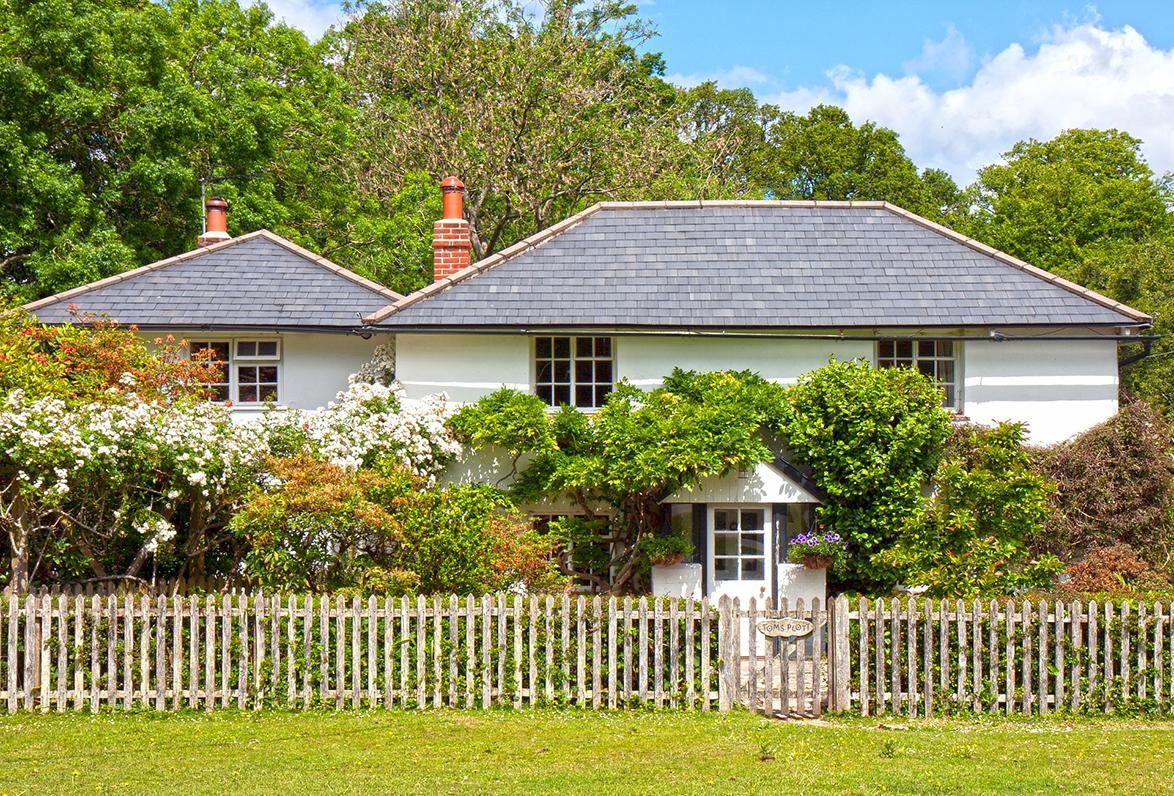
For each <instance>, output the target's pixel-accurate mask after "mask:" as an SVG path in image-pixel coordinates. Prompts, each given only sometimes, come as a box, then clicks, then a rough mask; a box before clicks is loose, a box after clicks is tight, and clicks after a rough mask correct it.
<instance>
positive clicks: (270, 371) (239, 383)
mask: <svg viewBox="0 0 1174 796" xmlns="http://www.w3.org/2000/svg"><path fill="white" fill-rule="evenodd" d="M189 350H190V351H191V355H192V356H193V357H196V356H200V357H207V358H209V360H210V361H212V362H215V363H217V364H218V365H219V366H220V368H219V369H220V381H216V382H211V383H208V384H207V385H205V386H206V387H207V388H208V400H210V401H218V402H228V401H231V402H233V403H236V404H244V405H249V404H260V403H265V402H268V401H273V402H277V401H278V400H279V399H280V395H279V393H280V384H281V378H280V375H281V374H280V368H281V346H280V344H279V343H278V341H277V340H193V341H192V342H191V343H189Z"/></svg>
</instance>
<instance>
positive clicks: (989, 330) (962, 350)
mask: <svg viewBox="0 0 1174 796" xmlns="http://www.w3.org/2000/svg"><path fill="white" fill-rule="evenodd" d="M446 182H447V184H446V186H445V189H446V207H445V211H446V212H445V216H446V218H445V219H444V220H442V221H441V222H438V224H437V233H436V236H435V240H434V247H435V251H436V252H437V260H436V262H437V267H436V274H435V276H436V281H435V282H434V284H432V285H429V286H428V287H426V288H424V289H423V290H420V291H417V292H415V293H413V294H411V295H409V296H406V297H404V298H402V299H399V300H398V301H396V302H394V303H393V304H391V305H390V306H388V307H386V308H385V309H382V310H380V311H379V312H377V313H375V314H374V315H372V316H371V317H370V318H369V319H368V320H369V322H370V324H371V326H372V328H376V329H379V330H385V331H391V332H394V333H395V336H396V353H397V376H398V378H399V379H400V381H401V382H402V383H403V385H404V386H405V388H406V389H407V392H408V395H409V397H421V396H424V395H426V394H429V393H435V392H439V391H444V392H446V393H448V394H449V395H450V396H451V397H453V398H455V399H457V400H459V401H472V400H476V399H477V398H479V397H481V396H483V395H486V394H487V393H489V392H491V391H493V390H495V389H497V388H499V387H501V386H502V385H506V386H509V387H513V388H515V389H518V390H523V391H528V392H532V393H535V394H536V395H538V396H539V397H541V398H542V399H543V400H544V401H546V402H547V403H549V404H550V405H551V406H552V407H554V406H556V405H559V404H570V405H571V406H574V407H577V408H580V409H582V410H583V411H587V412H590V411H592V410H593V409H595V408H597V407H599V406H600V405H601V404H602V402H603V400H604V399H605V397H606V396H607V394H608V393H609V392H610V391H611V389H612V387H613V385H614V384H615V383H616V382H618V381H619V380H621V379H626V380H627V381H629V382H631V383H633V384H635V385H637V386H641V387H653V386H655V385H657V384H659V383H660V382H661V380H662V379H663V378H664V376H665V375H667V374H668V373H669V372H671V371H672V369H673V368H674V367H680V368H686V369H693V370H700V371H707V370H719V369H722V370H724V369H732V370H743V369H745V370H752V371H755V372H757V373H759V374H761V375H762V376H764V377H765V378H767V379H770V380H772V381H775V382H778V383H781V384H792V383H794V382H795V381H796V380H797V379H798V378H799V377H800V376H802V375H803V374H804V373H806V372H808V371H810V370H812V369H815V368H818V367H820V366H821V365H824V364H826V363H827V362H828V360H829V358H830V357H836V358H838V359H856V358H858V359H863V360H865V361H867V362H871V363H873V364H874V365H875V366H876V367H912V368H916V369H917V370H919V371H921V372H922V373H924V374H926V375H927V376H929V377H930V378H932V379H934V381H935V382H936V383H937V384H938V385H939V386H940V387H941V390H942V400H943V403H944V404H945V406H947V407H948V408H950V409H951V410H953V411H954V412H955V413H956V415H957V416H958V417H959V418H960V419H968V420H970V421H974V422H979V423H994V422H997V421H1001V420H1015V421H1022V422H1024V423H1026V424H1027V427H1028V430H1029V433H1030V437H1031V440H1032V441H1033V442H1036V443H1041V444H1047V443H1054V442H1058V441H1060V440H1064V439H1067V438H1069V437H1071V436H1073V435H1074V434H1077V433H1079V432H1081V431H1084V430H1085V429H1088V428H1089V427H1091V426H1093V425H1095V424H1097V423H1100V422H1101V421H1103V420H1105V419H1107V418H1109V417H1111V416H1112V415H1113V414H1114V413H1115V412H1116V411H1117V389H1118V367H1119V362H1118V348H1119V346H1120V345H1121V344H1123V343H1129V342H1138V341H1139V340H1141V339H1142V336H1141V334H1140V333H1141V331H1142V330H1143V329H1145V328H1146V327H1147V326H1148V325H1149V323H1150V320H1151V319H1150V318H1149V317H1148V316H1146V315H1145V314H1143V313H1140V312H1138V311H1137V310H1134V309H1131V308H1130V307H1127V306H1125V305H1123V304H1120V303H1119V302H1116V301H1113V300H1112V299H1109V298H1106V297H1105V296H1102V295H1099V294H1097V293H1094V292H1092V291H1090V290H1087V289H1085V288H1082V287H1080V286H1079V285H1075V284H1073V283H1071V282H1068V281H1065V280H1063V279H1060V278H1059V277H1056V276H1054V275H1052V274H1049V273H1047V272H1045V271H1042V270H1040V269H1038V268H1035V267H1033V266H1031V265H1029V264H1027V263H1024V262H1021V261H1019V260H1017V259H1015V258H1013V257H1010V256H1008V255H1006V254H1003V253H1001V252H998V251H996V250H994V249H991V248H990V247H988V246H984V245H983V244H981V243H978V242H977V241H974V240H971V239H968V238H966V237H964V236H961V235H959V234H957V233H956V232H954V231H952V230H950V229H947V228H945V227H942V226H940V225H938V224H935V223H933V222H930V221H928V220H926V219H924V218H921V217H919V216H916V215H914V214H912V213H909V212H907V211H905V210H902V209H900V208H898V207H894V206H892V205H890V204H887V203H885V202H783V201H734V202H721V201H717V202H708V201H703V202H637V203H623V202H620V203H612V202H605V203H602V204H598V205H595V206H593V207H591V208H589V209H587V210H585V211H583V212H582V213H579V214H578V215H576V216H573V217H571V218H569V219H567V220H566V221H564V222H562V223H560V224H558V225H556V226H554V227H552V228H550V229H547V230H545V231H543V232H541V233H539V234H537V235H534V236H532V237H530V238H528V239H526V240H524V241H522V242H520V243H518V244H516V245H514V246H512V247H510V248H508V249H506V250H504V251H502V252H500V253H498V254H495V255H493V256H491V257H488V258H486V259H484V260H482V261H481V262H478V263H476V264H468V259H467V258H468V251H469V246H468V227H467V225H466V224H465V222H464V221H463V220H461V212H460V203H459V199H460V196H461V193H460V191H461V187H460V184H459V183H458V182H456V181H451V180H450V181H446ZM462 257H464V258H465V259H463V260H462ZM485 465H486V463H485V462H481V463H479V467H481V468H483V469H484V468H485ZM488 469H489V470H493V468H492V467H489V468H488ZM464 475H467V473H466V474H464ZM482 477H484V473H483V474H482ZM819 499H820V493H819V490H818V487H816V486H815V485H814V484H813V483H811V481H810V480H809V479H807V478H806V477H804V475H803V473H802V472H801V470H800V469H799V468H796V467H795V466H793V465H792V464H791V463H789V462H787V461H786V460H784V459H783V458H781V457H778V458H776V460H775V461H774V462H771V463H767V464H763V465H761V466H760V467H758V468H757V469H756V470H755V471H754V472H751V473H741V474H734V475H731V476H729V477H726V478H713V479H708V480H706V482H705V483H703V484H701V485H700V487H699V488H697V489H694V490H691V491H683V492H681V493H678V494H676V495H674V496H672V498H670V499H669V501H667V502H666V503H667V506H666V513H667V514H668V515H669V517H670V521H671V522H672V523H673V524H674V525H678V526H679V527H683V528H691V529H692V533H693V539H694V545H695V547H696V548H697V551H698V559H697V563H698V564H699V565H700V579H701V581H702V582H701V590H702V591H703V592H704V593H705V594H706V595H709V596H715V595H720V594H731V595H738V596H742V597H743V598H746V597H750V596H758V597H762V596H770V595H773V596H776V597H777V596H781V595H784V594H789V595H790V596H792V597H793V596H797V595H803V594H808V595H810V594H812V593H819V592H820V591H821V589H820V588H819V584H818V583H803V582H801V581H802V579H803V578H804V577H807V576H806V575H805V574H804V573H802V572H801V570H800V568H797V567H794V566H792V565H788V564H786V563H785V561H786V549H787V540H788V539H789V538H791V536H792V535H793V534H794V533H795V532H796V531H798V530H805V529H807V528H808V527H809V526H810V523H811V516H812V513H811V508H812V507H813V506H814V504H816V503H817V502H818V501H819ZM535 511H536V512H538V511H541V512H543V513H551V511H552V509H551V508H550V507H541V508H539V507H535ZM797 579H798V580H797Z"/></svg>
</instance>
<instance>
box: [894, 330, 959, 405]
mask: <svg viewBox="0 0 1174 796" xmlns="http://www.w3.org/2000/svg"><path fill="white" fill-rule="evenodd" d="M957 352H958V344H957V343H955V342H954V341H953V340H881V341H880V342H879V343H877V349H876V364H877V367H881V368H913V369H914V370H916V371H918V372H919V373H921V374H922V375H924V376H928V377H929V378H931V379H933V383H934V384H936V385H937V386H938V388H939V389H941V391H942V393H943V395H942V406H944V407H946V408H947V409H953V410H955V411H957V409H958V408H959V401H958V366H957V359H956V357H957Z"/></svg>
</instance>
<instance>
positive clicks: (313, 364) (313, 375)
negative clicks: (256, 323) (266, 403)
mask: <svg viewBox="0 0 1174 796" xmlns="http://www.w3.org/2000/svg"><path fill="white" fill-rule="evenodd" d="M391 339H392V338H391V336H390V335H376V336H374V337H372V338H371V339H370V340H364V339H363V338H362V337H359V336H358V335H354V334H321V333H317V334H315V333H311V332H296V333H291V334H283V335H281V346H282V352H281V368H282V371H281V388H282V400H281V405H282V406H288V407H290V408H291V409H319V408H321V407H323V406H325V405H326V404H328V403H330V402H331V401H333V400H334V398H335V396H336V395H338V393H339V392H340V391H341V390H345V389H346V387H347V378H348V377H349V376H350V375H351V374H352V373H354V372H355V371H357V370H358V369H359V368H360V367H361V366H362V365H363V364H364V363H366V362H367V361H368V360H370V359H371V356H372V354H374V353H375V348H376V347H377V346H378V345H380V344H381V343H386V342H389V341H390V340H391Z"/></svg>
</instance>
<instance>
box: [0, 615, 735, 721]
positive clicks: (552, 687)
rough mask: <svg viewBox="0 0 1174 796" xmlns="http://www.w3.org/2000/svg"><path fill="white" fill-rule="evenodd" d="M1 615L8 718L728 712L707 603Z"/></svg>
mask: <svg viewBox="0 0 1174 796" xmlns="http://www.w3.org/2000/svg"><path fill="white" fill-rule="evenodd" d="M0 604H3V603H0ZM3 605H4V609H3V610H2V611H0V704H3V705H4V706H5V707H6V709H7V710H8V711H14V710H20V709H26V710H31V709H39V710H42V711H50V710H52V711H63V710H66V709H81V708H86V707H88V708H90V709H98V708H102V707H110V708H117V709H131V708H135V707H150V708H154V709H158V710H171V709H178V708H204V709H212V708H214V707H228V706H236V707H255V706H262V705H286V706H300V707H309V706H319V705H331V706H334V707H339V708H342V707H364V708H374V707H387V708H390V707H402V708H423V707H443V706H447V707H465V708H471V707H483V708H487V707H490V706H494V705H502V704H508V705H513V706H514V707H521V706H523V705H529V706H537V705H544V704H556V705H557V704H568V705H569V704H574V705H580V706H584V707H592V708H602V707H608V708H618V707H633V706H636V705H644V704H649V705H652V706H655V707H686V706H688V707H695V708H699V709H701V710H708V709H710V708H711V707H714V706H715V705H718V704H721V705H722V707H728V705H726V704H725V703H724V701H723V698H722V697H721V692H720V688H719V683H718V677H719V674H718V661H719V642H720V641H721V639H719V635H720V634H719V627H718V625H719V623H718V621H717V619H718V616H717V613H716V611H715V609H714V607H712V606H711V605H710V604H709V603H708V602H699V603H695V602H693V601H686V602H683V603H678V602H673V603H671V604H670V603H668V602H667V601H656V600H653V601H650V600H648V599H645V598H641V599H640V600H638V601H633V600H631V599H630V598H626V599H616V598H609V599H606V600H603V599H601V598H599V597H595V598H593V599H590V600H588V599H586V598H585V597H578V598H577V599H572V598H571V597H569V596H560V597H552V596H543V597H513V596H507V595H504V594H498V595H489V596H487V597H484V598H475V597H466V598H459V597H456V596H450V597H445V598H441V597H430V598H425V597H418V598H415V599H407V598H401V599H391V598H385V599H379V598H375V597H371V598H368V599H365V600H364V599H360V598H351V599H346V598H343V597H314V596H276V597H274V596H265V595H256V596H242V595H227V596H223V597H219V596H217V597H180V596H175V597H164V596H157V597H148V596H122V597H119V596H114V595H109V596H104V597H103V596H98V595H95V596H91V597H85V596H83V595H60V594H58V595H53V594H43V595H29V596H26V597H24V598H23V599H21V598H13V599H9V600H8V601H7V603H6V604H3ZM735 658H736V656H728V659H729V660H730V661H731V662H733V661H734V659H735Z"/></svg>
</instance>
